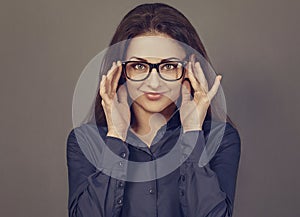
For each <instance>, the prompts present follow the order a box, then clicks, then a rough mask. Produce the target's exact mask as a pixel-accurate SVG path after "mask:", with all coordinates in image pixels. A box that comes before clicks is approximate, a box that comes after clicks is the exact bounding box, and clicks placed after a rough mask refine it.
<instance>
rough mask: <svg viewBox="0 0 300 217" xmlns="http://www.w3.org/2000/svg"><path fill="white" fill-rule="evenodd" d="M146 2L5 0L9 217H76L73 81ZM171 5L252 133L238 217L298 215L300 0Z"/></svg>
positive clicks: (4, 185) (5, 194)
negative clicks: (71, 184)
mask: <svg viewBox="0 0 300 217" xmlns="http://www.w3.org/2000/svg"><path fill="white" fill-rule="evenodd" d="M142 2H143V1H133V0H130V1H121V0H120V1H115V0H110V1H103V2H101V1H99V0H98V1H96V0H85V1H79V0H72V1H71V0H51V1H44V0H26V1H15V0H10V1H8V0H4V1H3V0H1V5H0V27H1V36H0V43H1V46H0V57H1V58H0V62H1V79H0V81H1V85H0V88H1V89H0V93H1V137H0V142H1V152H0V169H1V171H0V172H1V178H0V186H1V187H0V216H13V217H19V216H20V217H21V216H22V217H24V216H26V217H27V216H28V217H37V216H43V217H53V216H56V217H66V216H67V194H68V190H67V187H68V186H67V167H66V157H65V156H66V151H65V149H66V136H67V135H68V133H69V132H70V130H71V128H72V119H71V109H72V108H71V103H72V96H73V91H74V88H75V84H76V82H77V79H78V77H79V75H80V73H81V71H82V70H83V68H84V67H85V65H86V64H87V63H88V62H89V61H90V60H91V59H92V58H93V57H94V56H95V55H96V54H97V53H98V52H100V51H101V50H103V49H104V48H106V46H107V45H108V43H109V41H110V39H111V37H112V34H113V33H114V31H115V29H116V27H117V25H118V23H119V22H120V20H121V18H122V17H123V16H124V15H125V14H126V13H127V12H128V11H129V10H130V9H132V8H133V7H134V6H135V5H137V4H139V3H142ZM163 2H166V3H169V4H170V5H173V6H175V7H176V8H178V9H179V10H180V11H182V12H183V13H184V14H185V15H186V16H187V17H188V18H189V19H190V21H191V22H192V24H193V25H194V26H195V27H196V29H197V30H198V32H199V34H200V36H201V37H202V40H203V42H204V44H205V46H206V49H207V50H208V53H209V56H210V58H211V59H212V62H213V65H214V67H215V68H216V71H217V73H220V74H222V75H223V80H222V85H223V88H224V91H225V95H226V99H227V106H228V111H229V115H230V116H231V118H232V119H233V121H234V122H235V123H236V124H237V126H238V128H239V132H240V135H241V138H242V156H241V163H240V170H239V176H238V185H237V191H236V202H235V215H234V216H235V217H282V216H284V217H297V216H300V209H299V205H300V203H299V202H300V196H299V193H300V189H299V183H300V176H299V169H298V163H299V150H300V148H299V141H300V138H299V135H300V133H299V130H300V127H299V111H300V108H299V107H300V103H299V93H298V86H299V85H298V83H299V77H300V75H299V74H300V73H299V61H300V59H299V52H298V51H299V39H300V34H299V33H300V31H299V15H298V13H299V11H300V7H299V6H300V3H299V1H297V0H294V1H293V0H288V1H278V0H264V1H262V0H251V1H245V0H243V1H241V0H228V1H226V0H225V1H208V0H205V1H204V0H203V1H178V0H177V1H163Z"/></svg>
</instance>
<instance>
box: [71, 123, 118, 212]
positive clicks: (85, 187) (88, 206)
mask: <svg viewBox="0 0 300 217" xmlns="http://www.w3.org/2000/svg"><path fill="white" fill-rule="evenodd" d="M105 142H106V144H108V145H109V146H110V149H113V151H114V152H115V153H118V152H121V153H123V151H124V144H123V142H122V141H121V140H119V139H116V138H112V137H106V141H105ZM67 166H68V181H69V198H68V199H69V201H68V211H69V217H91V216H93V217H96V216H97V217H110V216H114V215H115V214H116V212H118V210H120V206H121V205H122V204H121V203H120V199H119V198H122V196H123V190H122V189H121V188H119V189H118V190H116V188H117V186H123V185H124V182H123V181H122V180H117V179H114V178H111V177H110V176H108V175H106V174H104V173H103V171H101V169H100V170H99V169H97V168H96V167H95V166H94V165H93V164H91V163H90V161H89V160H88V159H87V158H86V156H85V155H84V153H83V152H82V150H81V148H80V146H79V144H78V140H77V138H76V135H75V133H74V129H73V130H72V131H71V132H70V134H69V136H68V139H67ZM120 183H121V184H122V183H123V185H121V184H120ZM118 197H119V198H118Z"/></svg>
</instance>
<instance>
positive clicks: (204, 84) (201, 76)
mask: <svg viewBox="0 0 300 217" xmlns="http://www.w3.org/2000/svg"><path fill="white" fill-rule="evenodd" d="M194 68H195V74H196V75H197V78H198V80H199V82H200V84H201V86H202V87H203V88H204V90H205V92H206V93H207V92H208V84H207V80H206V78H205V75H204V73H203V70H202V67H201V65H200V63H199V62H196V63H195V65H194Z"/></svg>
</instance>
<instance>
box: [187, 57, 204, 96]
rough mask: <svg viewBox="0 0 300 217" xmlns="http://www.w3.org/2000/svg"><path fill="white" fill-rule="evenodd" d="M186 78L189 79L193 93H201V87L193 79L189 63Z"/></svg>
mask: <svg viewBox="0 0 300 217" xmlns="http://www.w3.org/2000/svg"><path fill="white" fill-rule="evenodd" d="M187 71H188V73H187V77H188V78H189V80H190V82H191V84H192V87H193V89H194V90H195V91H197V92H198V91H201V87H200V83H199V82H198V81H197V79H196V78H195V76H194V73H193V71H192V64H191V62H189V63H188V68H187Z"/></svg>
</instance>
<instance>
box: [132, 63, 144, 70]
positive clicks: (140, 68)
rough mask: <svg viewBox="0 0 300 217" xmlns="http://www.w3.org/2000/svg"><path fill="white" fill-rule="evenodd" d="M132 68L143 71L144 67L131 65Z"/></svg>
mask: <svg viewBox="0 0 300 217" xmlns="http://www.w3.org/2000/svg"><path fill="white" fill-rule="evenodd" d="M133 68H134V69H136V70H143V69H145V66H144V65H143V64H139V63H137V64H135V65H133Z"/></svg>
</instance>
